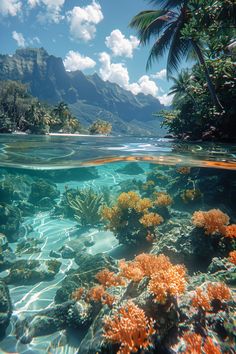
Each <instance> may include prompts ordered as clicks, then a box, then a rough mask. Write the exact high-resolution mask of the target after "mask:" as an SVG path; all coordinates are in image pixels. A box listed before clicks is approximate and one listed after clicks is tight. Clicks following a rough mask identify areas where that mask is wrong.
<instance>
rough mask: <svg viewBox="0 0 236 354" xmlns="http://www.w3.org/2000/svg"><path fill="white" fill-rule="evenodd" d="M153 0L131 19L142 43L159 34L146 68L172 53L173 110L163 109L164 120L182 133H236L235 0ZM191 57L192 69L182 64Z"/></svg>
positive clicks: (169, 60) (223, 136)
mask: <svg viewBox="0 0 236 354" xmlns="http://www.w3.org/2000/svg"><path fill="white" fill-rule="evenodd" d="M151 3H153V4H154V5H155V6H156V7H157V8H155V9H152V10H148V11H142V12H140V13H139V14H137V15H136V16H135V17H134V18H133V19H132V21H131V23H130V25H131V27H134V28H136V29H137V31H138V36H139V39H140V42H141V44H143V45H147V44H148V43H149V42H150V41H151V39H154V44H153V46H152V48H151V51H150V55H149V57H148V61H147V68H150V67H151V65H152V64H153V62H154V61H155V60H156V61H158V60H159V58H160V57H163V55H164V54H166V53H167V77H168V78H169V79H172V80H173V86H172V88H171V90H170V94H171V95H173V106H172V108H173V110H172V111H171V112H170V111H166V112H162V113H161V114H162V116H164V125H165V126H167V127H168V128H169V131H170V132H171V133H173V134H174V135H175V136H177V137H180V138H188V139H199V138H202V139H206V140H209V139H218V140H230V139H233V138H235V131H236V123H235V120H234V116H235V114H236V104H235V99H234V98H235V96H236V80H235V58H236V39H235V34H236V29H235V28H236V26H235V24H236V17H235V13H236V4H235V1H234V0H189V1H186V0H163V1H157V0H151ZM186 59H187V60H191V66H192V68H191V70H190V69H189V70H186V69H182V70H180V65H181V63H184V61H185V60H186ZM176 71H179V73H178V75H177V76H174V77H173V74H174V72H176ZM158 115H160V114H158Z"/></svg>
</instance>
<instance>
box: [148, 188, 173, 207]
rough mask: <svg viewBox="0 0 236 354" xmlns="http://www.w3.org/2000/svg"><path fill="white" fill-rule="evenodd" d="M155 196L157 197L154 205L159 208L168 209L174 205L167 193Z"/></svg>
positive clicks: (157, 193) (158, 193)
mask: <svg viewBox="0 0 236 354" xmlns="http://www.w3.org/2000/svg"><path fill="white" fill-rule="evenodd" d="M153 195H154V197H155V199H154V202H153V204H155V205H157V206H159V207H167V206H169V205H171V204H172V203H173V199H172V198H171V196H170V195H169V194H167V193H165V192H155V193H154V194H153Z"/></svg>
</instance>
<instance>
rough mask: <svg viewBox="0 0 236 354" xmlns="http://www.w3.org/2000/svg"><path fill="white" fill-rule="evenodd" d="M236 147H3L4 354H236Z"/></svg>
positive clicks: (32, 142)
mask: <svg viewBox="0 0 236 354" xmlns="http://www.w3.org/2000/svg"><path fill="white" fill-rule="evenodd" d="M235 170H236V159H235V147H233V146H230V145H223V144H213V143H208V144H207V143H206V144H203V143H201V145H198V144H189V143H188V144H187V143H186V144H185V143H176V142H172V141H170V140H169V141H168V140H167V139H159V140H158V139H157V138H156V139H152V138H136V139H135V138H119V137H117V138H115V137H65V136H64V137H63V136H58V137H57V136H54V137H53V136H44V137H40V136H20V135H19V136H16V135H15V136H14V135H11V136H8V135H1V136H0V353H1V354H2V353H24V354H41V353H42V354H43V353H52V354H54V353H55V354H56V353H61V354H66V353H67V354H73V353H78V354H87V353H88V354H96V353H109V354H110V353H111V354H113V353H120V354H128V353H140V354H141V353H142V354H144V353H157V354H165V353H166V354H175V353H185V354H191V353H195V354H199V353H200V354H201V353H205V354H220V353H227V354H233V353H235V339H236V314H235V300H236V214H235V201H236V179H235V174H236V172H235Z"/></svg>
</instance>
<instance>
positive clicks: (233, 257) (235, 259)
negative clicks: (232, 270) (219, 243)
mask: <svg viewBox="0 0 236 354" xmlns="http://www.w3.org/2000/svg"><path fill="white" fill-rule="evenodd" d="M228 260H229V262H231V263H233V264H235V265H236V251H232V252H230V253H229V258H228Z"/></svg>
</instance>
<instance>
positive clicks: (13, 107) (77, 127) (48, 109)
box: [0, 80, 112, 135]
mask: <svg viewBox="0 0 236 354" xmlns="http://www.w3.org/2000/svg"><path fill="white" fill-rule="evenodd" d="M111 129H112V125H111V124H110V123H108V122H106V121H104V120H101V119H99V120H96V121H95V122H94V123H93V124H92V125H91V126H90V127H89V128H88V129H86V128H85V127H82V126H81V124H80V122H79V120H78V119H77V118H76V117H74V116H73V114H72V113H71V111H70V109H69V107H68V105H67V104H66V103H64V102H59V103H58V104H57V105H56V106H54V107H53V106H50V105H48V104H46V103H43V102H41V101H39V100H38V99H37V98H35V97H33V96H31V95H30V93H29V92H28V89H27V86H26V85H24V84H22V83H21V82H18V81H10V80H8V81H0V133H11V132H14V131H21V132H27V133H31V134H46V133H55V132H60V133H81V132H83V133H90V134H105V135H107V134H109V133H110V132H111Z"/></svg>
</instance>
